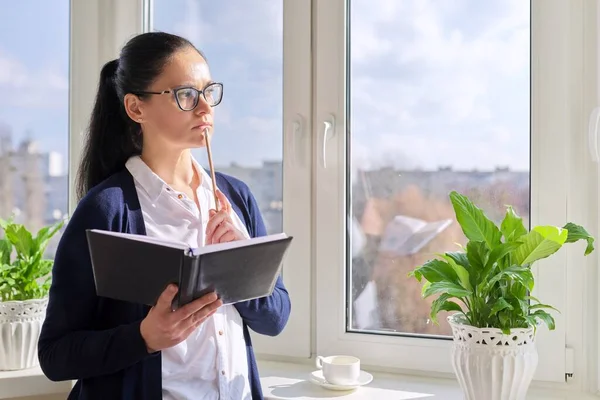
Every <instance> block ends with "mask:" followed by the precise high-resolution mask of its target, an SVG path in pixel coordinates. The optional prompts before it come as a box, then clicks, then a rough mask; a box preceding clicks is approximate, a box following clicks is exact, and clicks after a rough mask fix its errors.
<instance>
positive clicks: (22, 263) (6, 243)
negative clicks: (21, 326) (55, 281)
mask: <svg viewBox="0 0 600 400" xmlns="http://www.w3.org/2000/svg"><path fill="white" fill-rule="evenodd" d="M63 225H64V221H62V220H61V221H59V222H57V223H56V224H54V225H51V226H46V227H44V228H42V229H40V230H39V232H38V233H37V235H36V236H35V237H33V235H32V234H31V232H29V231H28V230H27V229H26V228H25V227H24V226H23V225H21V224H16V223H14V222H13V221H5V220H0V227H1V228H2V229H3V230H4V238H2V239H0V301H3V302H4V301H14V300H30V299H42V298H44V297H46V296H47V295H48V291H49V289H50V280H51V277H52V276H51V275H50V271H51V270H52V266H53V264H54V261H53V260H48V259H44V252H45V251H46V247H47V245H48V242H49V241H50V239H51V238H52V236H54V234H55V233H56V232H58V231H59V230H60V228H62V226H63ZM13 253H14V255H15V257H14V260H12V261H11V259H12V256H13Z"/></svg>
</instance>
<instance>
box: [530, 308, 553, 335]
mask: <svg viewBox="0 0 600 400" xmlns="http://www.w3.org/2000/svg"><path fill="white" fill-rule="evenodd" d="M531 316H532V317H534V318H537V319H539V320H541V321H543V322H544V323H545V324H546V325H547V326H548V329H549V330H551V331H552V330H554V328H555V327H556V325H555V323H554V317H552V315H550V314H548V313H547V312H546V311H543V310H537V311H536V312H534V313H533V314H531Z"/></svg>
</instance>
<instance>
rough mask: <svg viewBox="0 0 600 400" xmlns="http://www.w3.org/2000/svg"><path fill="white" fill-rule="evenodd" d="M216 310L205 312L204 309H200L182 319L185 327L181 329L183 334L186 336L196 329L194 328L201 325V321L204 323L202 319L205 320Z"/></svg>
mask: <svg viewBox="0 0 600 400" xmlns="http://www.w3.org/2000/svg"><path fill="white" fill-rule="evenodd" d="M216 312H217V310H212V311H210V312H209V313H206V312H204V309H202V310H200V311H198V312H197V313H195V314H192V315H191V316H189V317H188V318H187V319H186V320H185V321H184V324H185V325H184V326H185V328H184V331H183V336H184V337H188V336H189V335H190V333H192V332H193V331H194V330H196V328H198V327H199V326H200V325H202V323H204V321H206V320H207V319H208V318H210V317H212V316H213V315H214V314H215V313H216Z"/></svg>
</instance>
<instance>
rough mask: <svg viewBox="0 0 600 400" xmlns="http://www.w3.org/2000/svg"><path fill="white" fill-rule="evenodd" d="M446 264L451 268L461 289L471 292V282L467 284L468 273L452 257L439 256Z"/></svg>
mask: <svg viewBox="0 0 600 400" xmlns="http://www.w3.org/2000/svg"><path fill="white" fill-rule="evenodd" d="M441 256H442V257H443V258H444V259H445V260H446V261H448V264H450V266H451V267H452V269H453V270H454V272H455V273H456V275H457V276H458V280H459V282H460V284H461V286H462V287H464V288H465V289H469V290H473V286H471V282H469V271H467V269H466V268H465V267H463V266H462V265H459V264H457V263H456V262H455V261H454V259H453V258H452V257H449V256H447V255H445V254H442V255H441Z"/></svg>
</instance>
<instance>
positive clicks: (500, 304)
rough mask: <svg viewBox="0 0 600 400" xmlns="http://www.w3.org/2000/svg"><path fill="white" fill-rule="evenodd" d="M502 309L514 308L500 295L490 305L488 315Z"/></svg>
mask: <svg viewBox="0 0 600 400" xmlns="http://www.w3.org/2000/svg"><path fill="white" fill-rule="evenodd" d="M504 309H509V310H513V309H514V308H513V306H512V305H510V303H509V302H507V301H506V300H504V298H502V297H501V298H499V299H498V300H496V302H495V303H494V305H493V306H492V309H491V310H490V313H489V315H490V316H493V315H496V314H497V313H499V312H500V311H502V310H504Z"/></svg>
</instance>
